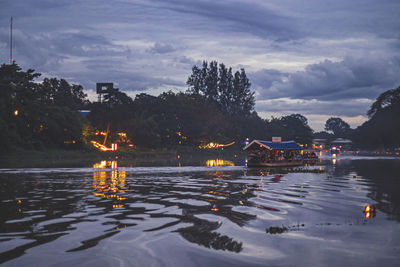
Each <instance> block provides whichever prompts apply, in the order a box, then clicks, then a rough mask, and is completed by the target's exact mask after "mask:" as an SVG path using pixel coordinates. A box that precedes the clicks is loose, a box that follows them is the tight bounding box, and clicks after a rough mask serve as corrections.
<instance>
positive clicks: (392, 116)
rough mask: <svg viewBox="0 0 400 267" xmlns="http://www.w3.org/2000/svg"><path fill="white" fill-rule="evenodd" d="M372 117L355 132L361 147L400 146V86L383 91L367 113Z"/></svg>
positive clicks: (380, 148)
mask: <svg viewBox="0 0 400 267" xmlns="http://www.w3.org/2000/svg"><path fill="white" fill-rule="evenodd" d="M367 114H368V115H369V116H370V119H369V120H368V121H367V122H365V123H364V124H362V125H361V126H360V127H358V128H357V129H356V131H355V134H354V140H355V142H356V144H357V145H358V146H359V147H361V148H368V149H379V150H385V149H390V148H399V147H400V135H399V132H400V87H398V88H397V89H392V90H388V91H385V92H383V93H382V94H381V95H379V96H378V98H377V99H376V101H375V102H374V103H373V104H372V105H371V109H370V110H369V111H368V113H367Z"/></svg>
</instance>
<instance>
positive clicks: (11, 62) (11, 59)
mask: <svg viewBox="0 0 400 267" xmlns="http://www.w3.org/2000/svg"><path fill="white" fill-rule="evenodd" d="M12 23H13V17H11V20H10V64H13V63H14V60H13V58H12V45H13V43H12Z"/></svg>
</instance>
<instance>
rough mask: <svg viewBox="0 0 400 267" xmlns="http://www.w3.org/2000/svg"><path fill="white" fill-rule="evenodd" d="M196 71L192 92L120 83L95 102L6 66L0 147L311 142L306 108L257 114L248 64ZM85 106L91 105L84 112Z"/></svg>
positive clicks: (76, 89) (1, 77) (58, 82)
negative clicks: (146, 90)
mask: <svg viewBox="0 0 400 267" xmlns="http://www.w3.org/2000/svg"><path fill="white" fill-rule="evenodd" d="M192 72H193V73H192V74H191V75H190V76H189V78H188V85H189V89H188V91H187V92H186V93H173V92H171V91H169V92H165V93H162V94H160V95H159V96H151V95H148V94H138V95H136V97H135V98H134V99H132V98H131V97H130V96H128V95H127V94H126V93H124V92H121V91H119V90H117V89H115V90H113V91H111V92H109V93H107V94H105V95H104V98H103V101H102V102H94V103H90V102H89V101H88V100H87V99H86V95H85V94H84V92H83V88H82V86H80V85H71V84H69V83H68V82H67V81H66V80H64V79H56V78H44V79H43V81H42V82H40V83H38V82H36V81H35V79H37V78H38V77H40V74H39V73H35V72H34V70H28V71H26V72H24V71H22V70H21V68H20V67H19V66H18V65H16V64H12V65H2V66H1V68H0V89H1V90H0V94H1V98H0V111H1V113H0V123H1V124H2V125H4V126H3V127H2V131H1V132H0V148H1V149H2V151H6V150H11V149H13V148H14V147H24V148H33V149H41V148H43V147H54V148H57V147H65V143H75V144H89V143H90V141H92V140H96V141H98V142H100V143H105V144H106V145H107V146H109V145H110V143H111V142H115V141H116V140H118V138H120V136H121V134H122V133H123V134H126V138H127V139H128V140H131V141H132V143H133V144H134V145H135V147H139V148H140V147H141V148H153V149H157V150H160V149H165V148H166V149H168V148H174V149H175V148H178V147H179V146H190V147H197V146H198V145H199V144H201V143H209V142H217V143H223V144H226V143H231V142H232V141H234V142H235V143H236V144H237V146H238V147H239V146H242V145H243V141H244V140H245V139H246V138H250V139H256V138H257V139H264V140H270V139H271V137H272V136H282V137H283V139H284V140H292V139H293V140H295V141H298V142H301V143H309V142H311V136H312V130H311V129H310V127H309V126H308V124H307V119H306V118H305V117H304V116H302V115H300V114H292V115H289V116H284V117H281V118H272V119H271V120H270V121H269V120H264V119H261V118H260V117H259V116H258V114H257V113H256V112H255V111H254V110H253V109H254V92H251V91H250V86H251V83H250V81H249V79H248V78H247V76H246V73H245V70H244V69H241V70H240V71H237V72H235V73H234V74H233V73H232V68H227V67H226V66H225V65H224V64H223V63H221V64H219V65H218V63H217V62H216V61H212V62H211V63H210V64H208V63H207V62H203V67H202V68H199V67H197V66H194V67H193V69H192ZM80 109H89V110H90V111H91V112H90V113H89V115H88V116H87V118H86V119H83V118H82V116H80V115H79V113H78V110H80ZM16 110H18V114H15V113H14V112H15V111H16Z"/></svg>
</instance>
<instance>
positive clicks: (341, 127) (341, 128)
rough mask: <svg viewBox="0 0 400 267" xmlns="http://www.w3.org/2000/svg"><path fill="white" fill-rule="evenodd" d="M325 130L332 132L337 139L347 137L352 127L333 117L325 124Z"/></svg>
mask: <svg viewBox="0 0 400 267" xmlns="http://www.w3.org/2000/svg"><path fill="white" fill-rule="evenodd" d="M325 130H326V131H332V132H333V134H334V135H335V136H336V137H347V136H348V133H349V131H350V125H349V124H348V123H346V122H345V121H344V120H342V119H341V118H337V117H331V118H329V119H328V120H327V121H326V122H325Z"/></svg>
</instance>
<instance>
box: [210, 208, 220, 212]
mask: <svg viewBox="0 0 400 267" xmlns="http://www.w3.org/2000/svg"><path fill="white" fill-rule="evenodd" d="M211 210H212V211H218V210H219V209H218V208H212V209H211Z"/></svg>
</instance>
